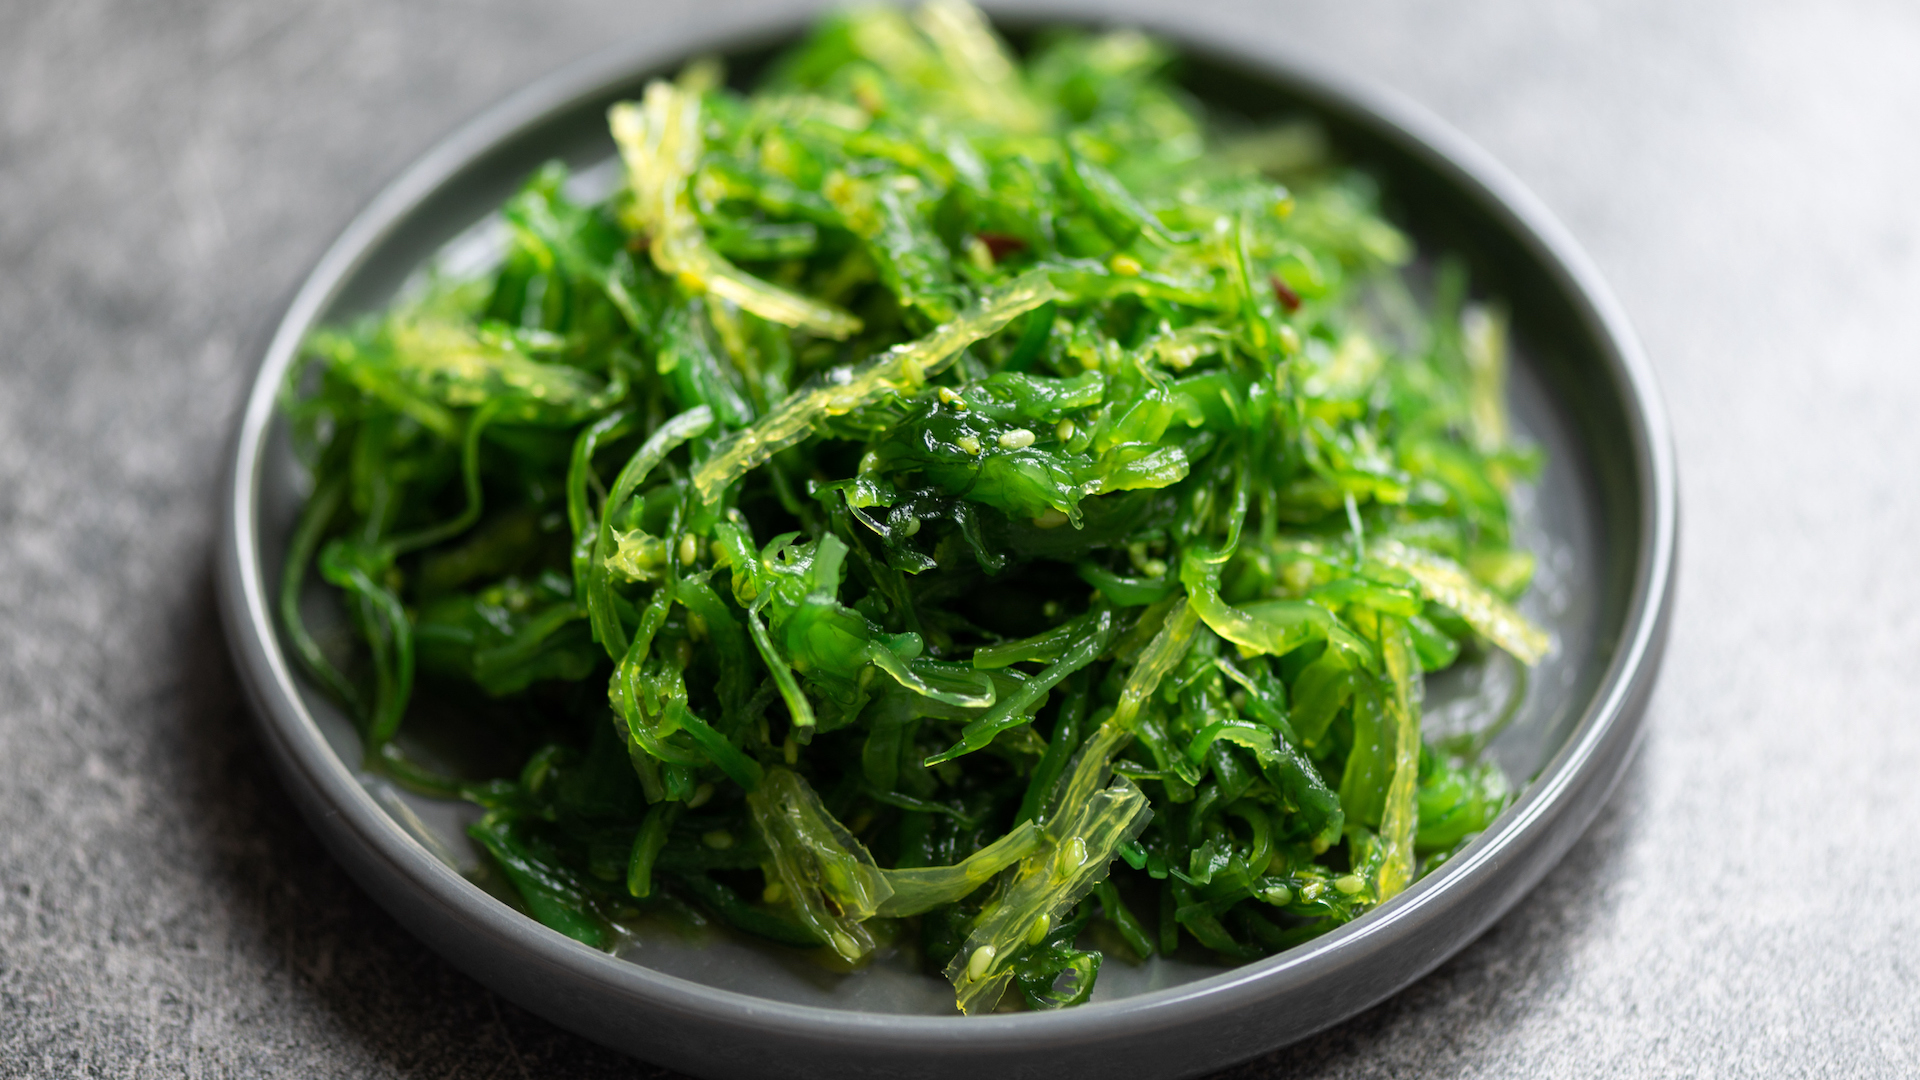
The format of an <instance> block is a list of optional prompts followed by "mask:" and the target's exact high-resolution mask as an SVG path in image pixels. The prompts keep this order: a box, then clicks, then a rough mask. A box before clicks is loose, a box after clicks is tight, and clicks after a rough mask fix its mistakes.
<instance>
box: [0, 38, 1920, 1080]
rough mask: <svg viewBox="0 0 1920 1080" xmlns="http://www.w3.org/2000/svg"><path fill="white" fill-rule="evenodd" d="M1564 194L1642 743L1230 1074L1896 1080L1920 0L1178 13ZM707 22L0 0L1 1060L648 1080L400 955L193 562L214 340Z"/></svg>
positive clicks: (86, 1070)
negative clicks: (638, 54) (1673, 513)
mask: <svg viewBox="0 0 1920 1080" xmlns="http://www.w3.org/2000/svg"><path fill="white" fill-rule="evenodd" d="M1182 8H1183V10H1187V11H1191V12H1193V13H1194V17H1196V18H1204V19H1208V20H1236V21H1237V23H1238V24H1239V25H1244V26H1247V27H1249V28H1251V29H1252V30H1253V31H1254V32H1258V33H1263V34H1269V35H1275V36H1285V37H1288V38H1291V39H1293V40H1294V41H1296V42H1297V43H1298V44H1300V45H1301V46H1303V47H1305V48H1308V49H1311V50H1312V51H1314V52H1317V53H1320V54H1322V55H1326V56H1330V57H1338V58H1339V59H1340V60H1341V62H1342V63H1344V64H1346V65H1348V66H1349V67H1350V68H1351V69H1353V70H1354V71H1356V72H1358V73H1360V74H1362V75H1364V76H1367V77H1369V78H1372V79H1374V80H1376V81H1379V82H1382V83H1385V84H1387V85H1389V86H1392V87H1395V88H1397V89H1399V90H1401V91H1403V92H1405V93H1406V94H1408V95H1410V96H1412V97H1413V98H1415V99H1416V100H1418V101H1420V102H1422V103H1424V104H1425V105H1427V106H1428V107H1429V108H1431V109H1432V110H1434V111H1436V112H1437V113H1439V114H1440V115H1441V116H1442V117H1444V118H1445V119H1447V120H1449V121H1451V122H1452V123H1453V124H1455V125H1457V126H1458V127H1459V128H1461V129H1463V130H1464V131H1465V132H1466V133H1467V134H1468V135H1469V136H1470V137H1472V138H1473V139H1475V140H1477V141H1478V142H1480V143H1481V144H1482V145H1484V146H1485V147H1487V148H1488V149H1489V150H1491V151H1492V152H1493V154H1494V155H1495V156H1496V157H1498V158H1500V159H1501V160H1502V161H1504V162H1505V163H1506V164H1507V165H1508V166H1510V167H1511V168H1512V169H1513V170H1514V171H1515V172H1516V173H1518V174H1519V176H1520V177H1521V178H1522V179H1523V180H1524V181H1525V182H1526V183H1528V184H1529V185H1530V186H1532V187H1533V189H1534V190H1535V191H1536V192H1537V193H1538V194H1539V195H1540V196H1541V197H1542V198H1543V199H1544V200H1545V202H1546V203H1547V204H1548V205H1549V206H1551V207H1552V208H1553V209H1554V210H1555V211H1557V212H1558V213H1559V214H1560V215H1561V216H1562V217H1563V218H1564V220H1565V221H1566V222H1567V223H1568V225H1569V226H1570V227H1571V229H1572V231H1573V232H1574V234H1575V235H1576V236H1577V237H1579V239H1580V240H1581V241H1582V242H1583V243H1584V244H1585V245H1586V246H1587V247H1588V249H1589V251H1591V253H1592V254H1593V255H1594V257H1595V258H1596V260H1597V261H1598V263H1599V264H1600V267H1601V269H1602V270H1603V272H1604V273H1605V274H1606V276H1607V277H1608V278H1609V279H1610V280H1611V281H1612V282H1613V284H1614V286H1615V288H1616V289H1617V290H1618V292H1619V293H1620V295H1621V297H1622V299H1623V300H1624V302H1625V306H1626V308H1627V310H1628V311H1629V313H1630V314H1631V315H1632V317H1633V318H1634V320H1635V321H1636V322H1637V324H1638V326H1639V328H1640V330H1641V333H1642V335H1643V336H1644V338H1645V340H1646V343H1647V345H1648V348H1649V351H1650V352H1651V353H1652V356H1653V358H1654V362H1655V365H1656V367H1657V369H1658V371H1659V374H1660V377H1661V379H1662V380H1663V382H1664V384H1665V387H1666V390H1667V393H1668V395H1669V398H1670V403H1671V406H1672V409H1673V414H1674V423H1675V434H1676V437H1677V440H1678V445H1679V456H1680V461H1681V467H1682V473H1683V477H1684V496H1683V505H1684V530H1683V532H1684V545H1683V546H1684V552H1683V558H1682V560H1681V599H1680V605H1679V610H1678V617H1677V621H1676V624H1675V629H1674V635H1673V644H1672V647H1671V650H1670V652H1669V655H1668V660H1667V666H1666V674H1665V676H1664V679H1663V682H1662V685H1661V687H1660V690H1659V692H1658V693H1657V695H1656V697H1655V700H1654V704H1653V708H1652V712H1651V716H1650V726H1651V731H1650V734H1649V736H1648V738H1647V741H1646V743H1645V747H1644V750H1643V752H1642V755H1641V757H1640V759H1639V761H1638V763H1637V764H1636V765H1635V767H1634V768H1633V769H1632V770H1631V772H1630V773H1629V774H1628V776H1627V778H1626V780H1625V782H1624V783H1623V784H1622V786H1621V789H1620V791H1619V793H1618V795H1617V796H1616V798H1615V799H1614V802H1613V804H1612V805H1611V807H1610V808H1609V809H1608V810H1607V811H1606V812H1605V813H1603V815H1602V816H1601V818H1600V820H1599V821H1598V823H1597V824H1596V825H1595V827H1594V829H1593V831H1592V832H1591V833H1590V834H1589V835H1588V836H1587V838H1586V839H1585V840H1584V841H1583V842H1582V843H1581V844H1580V845H1579V846H1578V847H1576V848H1575V849H1574V851H1573V853H1572V854H1571V855H1570V856H1569V857H1568V858H1567V860H1566V862H1565V863H1564V864H1563V865H1562V866H1561V868H1560V869H1559V870H1558V871H1556V872H1555V873H1554V874H1553V875H1552V876H1550V877H1549V878H1548V879H1547V880H1546V882H1545V884H1544V885H1542V886H1541V888H1540V889H1539V890H1538V891H1537V892H1535V893H1534V894H1533V895H1532V896H1531V897H1530V898H1529V899H1528V900H1526V901H1525V902H1524V903H1522V904H1521V905H1520V906H1519V907H1518V908H1517V909H1516V910H1515V911H1514V913H1513V914H1512V915H1510V916H1509V917H1508V918H1507V919H1506V920H1505V921H1503V922H1502V923H1500V924H1499V925H1498V926H1497V927H1495V929H1494V930H1493V931H1492V932H1491V933H1489V934H1488V935H1487V936H1486V937H1485V938H1484V939H1483V940H1481V941H1480V942H1479V943H1478V944H1476V945H1474V946H1472V947H1470V948H1469V949H1467V950H1466V951H1465V952H1464V953H1463V954H1461V956H1459V957H1458V958H1457V959H1455V960H1454V961H1452V962H1450V963H1448V964H1447V965H1446V966H1444V967H1443V968H1441V969H1440V970H1439V971H1438V972H1437V973H1435V974H1434V975H1433V976H1431V977H1430V978H1428V979H1426V980H1425V981H1424V982H1422V983H1420V984H1419V985H1417V986H1416V987H1414V988H1413V989H1412V990H1410V991H1408V992H1407V993H1405V994H1402V995H1401V996H1400V997H1399V998H1397V999H1395V1000H1393V1001H1392V1002H1389V1003H1388V1004H1386V1005H1383V1006H1381V1007H1380V1008H1377V1009H1375V1010H1373V1011H1372V1012H1370V1013H1367V1014H1366V1015H1364V1016H1361V1017H1360V1018H1358V1019H1356V1020H1354V1021H1351V1022H1350V1023H1348V1024H1346V1025H1344V1026H1342V1027H1340V1028H1337V1029H1335V1030H1333V1031H1331V1032H1329V1033H1327V1034H1325V1035H1323V1036H1321V1037H1319V1038H1317V1039H1314V1040H1312V1041H1310V1042H1308V1043H1306V1044H1303V1045H1301V1046H1298V1047H1295V1048H1293V1049H1290V1050H1286V1051H1282V1052H1280V1053H1278V1054H1275V1055H1273V1056H1271V1057H1269V1058H1267V1059H1264V1060H1262V1061H1259V1062H1256V1063H1252V1064H1249V1065H1247V1066H1245V1067H1243V1068H1241V1069H1239V1070H1235V1071H1234V1072H1232V1073H1230V1074H1229V1075H1231V1076H1235V1077H1245V1078H1254V1077H1262V1078H1265V1077H1294V1076H1300V1077H1330V1078H1331V1077H1383V1076H1393V1077H1414V1076H1418V1077H1442V1076H1448V1077H1450V1076H1474V1077H1481V1076H1502V1077H1505V1076H1512V1077H1560V1076H1567V1077H1580V1076H1617V1077H1638V1076H1678V1075H1707V1076H1760V1075H1766V1076H1783V1075H1827V1076H1896V1075H1912V1074H1915V1073H1916V1072H1920V1038H1917V1036H1920V936H1917V935H1916V931H1917V930H1920V916H1916V913H1915V907H1914V905H1913V897H1914V895H1915V893H1916V892H1920V859H1916V856H1915V854H1914V850H1915V848H1914V830H1915V828H1916V826H1920V782H1916V780H1917V778H1920V729H1917V727H1916V724H1915V714H1916V708H1915V707H1916V705H1920V664H1916V663H1915V661H1914V646H1915V644H1916V641H1917V639H1920V545H1916V543H1915V542H1914V539H1915V537H1916V535H1920V500H1917V499H1916V497H1915V492H1914V486H1915V485H1914V482H1913V477H1914V466H1915V465H1916V464H1917V463H1920V461H1917V459H1920V453H1917V452H1916V451H1917V450H1920V424H1916V419H1915V417H1916V405H1920V364H1917V363H1916V360H1920V319H1917V318H1916V312H1917V311H1920V201H1916V198H1915V196H1916V193H1920V139H1917V138H1916V133H1920V9H1916V8H1915V7H1914V6H1913V5H1911V4H1903V3H1897V2H1887V3H1872V2H1867V0H1860V2H1853V3H1846V4H1825V5H1819V6H1816V5H1810V4H1805V3H1789V2H1784V0H1765V2H1753V0H1717V2H1713V3H1697V4H1691V5H1678V4H1674V3H1671V2H1670V0H1609V2H1605V3H1585V4H1578V5H1576V4H1554V5H1548V4H1541V3H1538V2H1537V0H1456V2H1453V3H1448V4H1437V3H1420V2H1416V0H1391V2H1390V0H1364V2H1358V3H1346V4H1338V5H1336V4H1331V3H1328V4H1322V5H1311V6H1310V5H1305V4H1299V3H1285V4H1269V3H1262V2H1258V0H1183V2H1182ZM742 10H744V8H743V6H742V5H740V4H738V3H733V2H721V0H706V2H702V3H698V4H695V3H690V2H686V0H674V2H672V3H648V2H642V0H625V2H608V0H565V2H560V3H553V2H548V3H540V4H534V3H531V2H527V3H520V4H513V3H506V2H498V0H496V2H490V3H452V2H446V0H441V2H429V3H417V4H412V5H409V6H406V7H400V6H397V5H393V4H389V3H381V2H378V0H322V2H317V3H312V4H306V5H303V6H298V7H295V6H269V5H266V4H261V3H254V2H248V0H204V2H177V0H169V2H136V0H122V2H118V3H113V2H99V0H64V2H61V3H58V4H51V3H30V2H28V0H4V2H0V1076H4V1077H25V1076H35V1077H38V1076H92V1075H112V1076H148V1075H162V1076H176V1075H191V1076H227V1075H234V1076H264V1075H289V1076H341V1077H388V1076H407V1077H435V1078H439V1077H453V1076H472V1077H476V1078H482V1077H493V1076H498V1077H504V1078H508V1080H513V1078H520V1077H533V1076H641V1075H658V1073H657V1071H655V1070H651V1069H649V1068H648V1067H647V1066H644V1065H640V1064H637V1063H634V1062H631V1061H628V1060H625V1059H622V1058H619V1057H617V1056H615V1055H613V1054H611V1053H609V1052H606V1051H603V1050H601V1049H599V1048H597V1047H595V1046H593V1045H590V1044H588V1043H585V1042H582V1041H580V1040H578V1039H576V1038H574V1037H572V1036H570V1035H567V1034H565V1033H563V1032H561V1031H559V1030H558V1029H556V1028H553V1027H552V1026H550V1025H548V1024H547V1023H545V1022H544V1021H541V1020H539V1019H537V1018H535V1017H532V1016H530V1015H528V1014H526V1013H523V1012H521V1011H520V1010H518V1009H516V1008H514V1007H513V1006H510V1005H507V1004H505V1003H504V1002H501V1001H499V1000H497V999H495V998H494V997H492V996H491V995H490V994H488V993H487V992H485V991H483V990H482V989H480V988H479V987H478V986H477V985H475V984H474V983H472V982H470V981H468V980H467V979H466V978H465V977H463V976H461V975H459V974H457V973H455V972H454V971H453V970H452V969H451V968H449V967H448V966H447V965H446V964H445V963H443V962H442V961H440V960H439V959H438V958H437V957H435V956H433V955H432V954H430V953H428V952H426V951H425V950H424V949H423V948H422V947H421V946H419V945H418V944H416V943H415V942H414V941H413V940H412V939H411V938H409V937H408V936H407V935H406V934H405V933H404V932H402V931H401V930H400V929H399V928H398V927H396V926H395V924H394V923H393V922H391V921H390V920H389V919H388V918H387V917H386V915H385V914H383V913H382V912H381V911H380V910H379V909H378V908H376V907H375V906H374V905H373V904H372V902H371V901H369V900H368V899H367V898H366V897H365V896H363V895H362V894H361V893H360V891H359V890H358V889H357V888H356V887H355V886H354V885H353V884H352V883H351V882H350V881H348V880H347V878H346V877H345V876H344V874H343V873H342V872H341V871H340V870H339V869H338V868H337V867H336V866H335V865H334V864H333V863H332V862H331V860H330V859H329V858H328V857H327V855H326V854H325V853H324V852H323V851H322V850H321V849H320V847H319V845H318V843H317V842H316V841H315V840H314V839H313V837H312V836H311V835H310V834H309V833H308V832H307V830H306V828H305V827H304V826H303V825H302V824H301V823H300V821H299V820H298V818H297V816H296V814H295V812H294V810H293V808H292V807H291V805H290V804H289V803H288V801H287V799H286V798H285V796H284V795H283V794H282V793H281V791H280V790H279V788H278V786H277V785H276V783H275V782H274V780H273V778H272V777H271V776H270V775H269V773H268V772H267V770H266V767H265V764H264V762H263V761H262V758H261V750H260V747H259V745H258V744H257V743H256V741H255V739H254V737H253V735H252V733H251V731H250V729H249V727H248V722H247V718H246V716H245V712H244V709H243V707H242V705H241V704H240V702H239V699H238V697H237V693H236V687H235V682H234V676H233V674H232V672H231V671H230V669H229V668H228V666H227V663H226V661H225V659H224V657H223V652H222V642H221V638H220V632H219V628H218V626H217V624H216V620H215V617H214V614H213V601H212V595H211V586H210V583H209V570H208V562H209V546H210V542H211V537H212V533H213V525H214V486H215V482H216V478H217V476H218V474H219V471H220V458H221V450H222V444H223V442H224V440H225V438H226V436H227V433H228V430H229V427H230V424H231V422H232V419H233V416H234V413H235V409H236V407H237V405H238V402H239V400H240V396H241V393H242V391H243V388H244V387H245V385H246V382H247V380H248V378H249V377H250V375H251V372H252V365H253V362H254V361H253V357H252V356H251V355H249V352H248V348H249V347H250V345H251V344H252V343H254V342H255V341H256V340H257V339H258V336H259V334H260V333H261V331H262V328H263V326H264V325H265V324H266V323H267V322H268V321H269V320H270V319H271V318H272V317H273V316H274V315H275V314H276V312H277V307H278V305H279V304H280V303H281V302H282V301H283V299H284V297H285V296H286V295H287V294H288V293H289V291H290V290H291V289H292V287H293V286H294V285H295V284H296V283H297V281H298V280H299V278H300V277H301V276H302V275H303V274H304V273H305V271H306V270H307V268H308V267H309V266H310V265H311V264H312V263H313V261H314V260H315V259H316V258H317V257H318V255H319V253H320V251H321V250H322V248H323V247H324V245H325V244H326V243H327V242H328V241H329V240H330V239H331V237H332V236H333V235H334V234H335V233H336V232H337V230H338V229H339V228H340V227H341V226H342V225H343V224H344V223H345V222H346V220H347V219H348V217H349V216H350V215H351V214H352V213H353V212H354V210H355V209H356V208H358V207H359V206H360V205H362V204H363V203H364V202H365V201H366V200H367V199H368V198H369V197H370V196H371V195H372V194H373V193H374V191H375V190H376V189H377V188H378V187H379V185H380V184H382V183H383V182H384V181H385V180H386V179H388V178H389V177H390V176H392V175H393V174H394V173H395V172H396V171H397V170H399V169H400V168H401V167H402V166H403V165H405V164H406V163H407V162H408V161H409V160H410V159H412V158H413V157H414V156H416V155H417V154H418V153H419V152H420V151H421V150H422V149H424V148H425V147H426V146H427V145H428V144H429V143H430V142H431V141H432V140H433V139H434V138H436V137H438V136H439V135H441V134H443V133H444V132H446V131H447V130H449V129H450V128H451V127H452V126H453V125H454V124H455V123H457V122H458V121H460V120H462V119H464V118H466V117H468V116H470V115H472V114H473V113H475V112H476V111H478V110H479V109H481V108H482V107H484V106H486V105H487V104H489V103H490V102H492V101H494V100H496V99H497V98H498V97H500V96H501V95H503V94H504V93H506V92H508V91H509V90H511V89H512V88H514V87H516V86H518V85H520V84H522V83H524V82H526V81H527V80H529V79H531V78H533V77H535V76H537V75H539V74H541V73H542V72H545V71H547V70H549V69H551V68H553V67H555V66H557V65H559V64H561V63H563V62H565V61H567V60H570V59H573V58H575V57H578V56H581V55H583V54H586V53H588V52H590V51H592V50H594V49H596V48H598V47H600V46H602V45H604V44H606V43H608V42H610V41H614V40H618V39H622V38H626V37H629V36H632V35H636V34H640V33H644V32H645V31H646V29H647V27H648V26H649V25H654V24H656V22H657V21H661V20H700V21H702V22H703V23H710V24H714V25H724V24H725V23H726V21H727V20H728V17H729V15H730V14H735V13H738V12H740V11H742Z"/></svg>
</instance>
